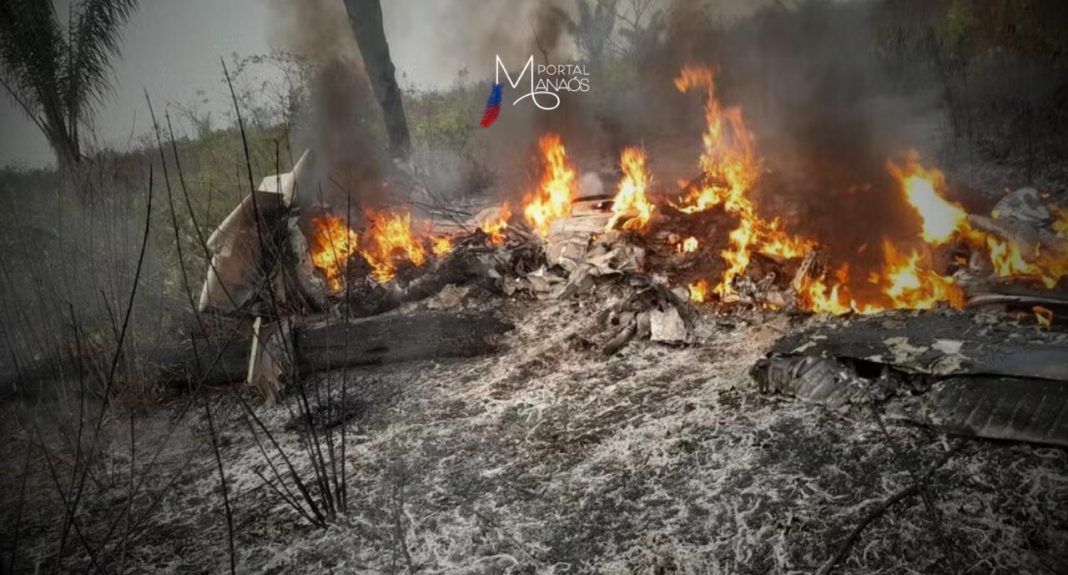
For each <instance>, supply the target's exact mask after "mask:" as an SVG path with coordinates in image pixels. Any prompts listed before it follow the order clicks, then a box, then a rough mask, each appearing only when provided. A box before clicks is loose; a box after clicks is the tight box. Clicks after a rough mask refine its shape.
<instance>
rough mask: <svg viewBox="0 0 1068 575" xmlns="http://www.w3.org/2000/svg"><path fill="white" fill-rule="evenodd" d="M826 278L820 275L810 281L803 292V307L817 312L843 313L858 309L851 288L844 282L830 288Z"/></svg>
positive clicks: (801, 295) (801, 296)
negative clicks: (844, 285)
mask: <svg viewBox="0 0 1068 575" xmlns="http://www.w3.org/2000/svg"><path fill="white" fill-rule="evenodd" d="M825 279H826V278H824V277H820V278H817V279H814V280H812V281H810V282H809V283H808V285H807V286H806V287H805V289H804V290H803V291H802V292H801V294H800V298H801V304H802V306H801V307H804V308H805V309H808V310H809V311H813V312H816V313H829V314H833V315H842V314H846V313H849V312H851V311H856V302H855V301H853V299H852V298H851V297H850V296H849V290H848V289H847V288H845V287H843V285H842V284H835V285H834V286H833V287H830V288H828V286H827V284H826V283H824V280H825Z"/></svg>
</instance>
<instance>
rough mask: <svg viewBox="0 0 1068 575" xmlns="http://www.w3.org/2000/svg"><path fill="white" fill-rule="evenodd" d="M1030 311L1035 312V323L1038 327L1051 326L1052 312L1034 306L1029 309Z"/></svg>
mask: <svg viewBox="0 0 1068 575" xmlns="http://www.w3.org/2000/svg"><path fill="white" fill-rule="evenodd" d="M1031 311H1033V312H1035V321H1037V322H1038V325H1040V326H1042V327H1049V326H1051V325H1053V310H1051V309H1048V308H1044V307H1042V306H1040V305H1036V306H1035V307H1033V308H1031Z"/></svg>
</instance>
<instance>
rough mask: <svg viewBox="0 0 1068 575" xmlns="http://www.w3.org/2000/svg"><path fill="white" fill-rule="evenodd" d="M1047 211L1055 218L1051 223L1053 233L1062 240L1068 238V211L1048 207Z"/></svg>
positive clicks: (1056, 207)
mask: <svg viewBox="0 0 1068 575" xmlns="http://www.w3.org/2000/svg"><path fill="white" fill-rule="evenodd" d="M1049 211H1051V212H1053V215H1054V216H1056V218H1057V219H1056V220H1054V221H1053V226H1052V227H1053V233H1055V234H1057V235H1058V236H1060V237H1062V238H1068V210H1066V209H1064V208H1061V207H1058V206H1050V207H1049Z"/></svg>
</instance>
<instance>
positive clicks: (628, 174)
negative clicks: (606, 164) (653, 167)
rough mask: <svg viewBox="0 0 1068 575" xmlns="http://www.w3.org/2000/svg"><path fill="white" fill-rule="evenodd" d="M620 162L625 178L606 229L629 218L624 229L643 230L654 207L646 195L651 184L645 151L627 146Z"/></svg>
mask: <svg viewBox="0 0 1068 575" xmlns="http://www.w3.org/2000/svg"><path fill="white" fill-rule="evenodd" d="M619 164H620V167H622V168H623V179H622V180H620V181H619V191H618V192H617V193H616V197H615V199H614V200H613V202H612V217H611V218H609V220H608V224H607V225H606V226H605V231H609V230H612V229H614V228H615V227H616V224H617V223H618V222H619V221H620V220H621V219H623V218H627V220H626V222H625V223H624V224H623V229H627V230H642V229H644V228H645V227H646V226H648V225H649V219H650V218H652V216H653V209H654V206H653V204H652V202H650V201H649V198H647V197H646V196H645V189H646V188H647V187H648V186H649V173H648V172H647V171H646V169H645V152H643V151H642V150H640V149H638V148H626V149H625V150H623V153H622V155H621V156H620V158H619Z"/></svg>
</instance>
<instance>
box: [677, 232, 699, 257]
mask: <svg viewBox="0 0 1068 575" xmlns="http://www.w3.org/2000/svg"><path fill="white" fill-rule="evenodd" d="M699 247H701V244H700V242H698V241H697V238H695V237H693V236H690V237H688V238H686V239H684V240H682V242H681V243H680V244H679V245H677V246H675V249H676V250H677V251H678V252H679V253H680V254H692V253H694V252H696V251H697V248H699Z"/></svg>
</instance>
